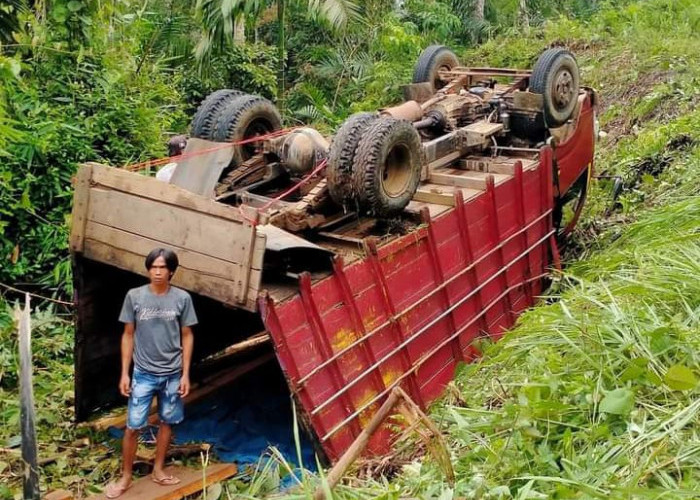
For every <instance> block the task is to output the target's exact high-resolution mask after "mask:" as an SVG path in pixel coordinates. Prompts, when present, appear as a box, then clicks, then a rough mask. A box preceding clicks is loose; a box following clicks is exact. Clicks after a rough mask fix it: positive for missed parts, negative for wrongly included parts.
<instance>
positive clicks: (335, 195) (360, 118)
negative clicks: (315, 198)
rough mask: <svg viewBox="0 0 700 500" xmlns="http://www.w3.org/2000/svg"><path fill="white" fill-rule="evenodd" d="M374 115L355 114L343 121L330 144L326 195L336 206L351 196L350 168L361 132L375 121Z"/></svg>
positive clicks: (375, 115) (375, 116)
mask: <svg viewBox="0 0 700 500" xmlns="http://www.w3.org/2000/svg"><path fill="white" fill-rule="evenodd" d="M377 118H378V117H377V114H376V113H356V114H354V115H352V116H351V117H350V118H348V119H347V120H345V122H343V124H342V125H341V127H340V129H339V130H338V133H337V134H335V137H333V140H332V142H331V147H330V151H329V153H328V166H327V167H326V179H327V180H328V193H329V194H330V195H331V199H332V200H333V201H334V202H336V203H337V204H338V205H344V204H345V203H347V202H348V201H349V199H350V197H351V195H352V166H353V162H354V160H355V151H357V145H358V144H359V143H360V139H361V138H362V134H363V132H364V131H365V130H366V129H367V127H369V126H370V125H371V124H372V123H373V122H374V121H375V120H377Z"/></svg>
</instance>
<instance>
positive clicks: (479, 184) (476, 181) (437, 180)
mask: <svg viewBox="0 0 700 500" xmlns="http://www.w3.org/2000/svg"><path fill="white" fill-rule="evenodd" d="M430 182H432V183H434V184H441V185H443V186H456V187H465V188H469V189H479V190H481V191H483V190H485V189H486V179H484V178H479V177H472V176H469V175H461V174H451V173H440V172H433V174H432V175H431V176H430Z"/></svg>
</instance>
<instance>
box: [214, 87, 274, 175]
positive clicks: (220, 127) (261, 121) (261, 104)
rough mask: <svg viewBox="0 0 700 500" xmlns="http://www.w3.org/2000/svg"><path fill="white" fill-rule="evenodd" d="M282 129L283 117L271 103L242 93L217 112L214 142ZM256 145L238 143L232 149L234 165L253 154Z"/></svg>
mask: <svg viewBox="0 0 700 500" xmlns="http://www.w3.org/2000/svg"><path fill="white" fill-rule="evenodd" d="M281 128H282V117H281V116H280V113H279V111H277V108H276V107H275V105H274V104H272V103H271V102H270V101H268V100H267V99H265V98H264V97H260V96H255V95H248V94H245V95H241V96H238V97H236V98H235V99H233V100H231V101H230V102H229V103H228V104H227V105H226V107H225V108H224V109H223V110H222V111H221V113H220V114H219V117H218V120H217V122H216V128H215V131H214V140H215V141H217V142H237V141H242V140H245V139H250V138H253V137H255V136H259V135H266V134H269V133H270V132H274V131H275V130H280V129H281ZM257 149H258V144H256V143H249V144H241V145H238V146H236V147H234V148H233V159H232V161H231V164H232V165H233V166H237V165H240V164H241V163H243V162H244V161H245V160H247V159H249V158H250V157H252V156H253V155H254V154H255V153H256V151H257Z"/></svg>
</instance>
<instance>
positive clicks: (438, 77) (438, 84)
mask: <svg viewBox="0 0 700 500" xmlns="http://www.w3.org/2000/svg"><path fill="white" fill-rule="evenodd" d="M448 71H452V67H451V66H447V65H442V66H440V67H439V68H438V69H437V70H436V71H435V79H434V80H433V86H434V87H435V90H439V89H441V88H442V87H444V86H445V85H447V83H446V82H445V80H444V79H443V77H442V75H443V74H444V73H446V72H448Z"/></svg>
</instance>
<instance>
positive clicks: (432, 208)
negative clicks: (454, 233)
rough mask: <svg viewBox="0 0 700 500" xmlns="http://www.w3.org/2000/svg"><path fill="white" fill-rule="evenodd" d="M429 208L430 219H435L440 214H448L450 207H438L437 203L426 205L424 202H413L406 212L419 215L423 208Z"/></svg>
mask: <svg viewBox="0 0 700 500" xmlns="http://www.w3.org/2000/svg"><path fill="white" fill-rule="evenodd" d="M425 207H427V208H428V212H429V213H430V217H432V218H435V217H437V216H438V215H440V214H444V213H445V212H447V211H448V210H449V209H450V207H448V206H445V205H437V204H435V203H425V202H423V201H416V200H411V202H410V203H409V204H408V205H407V206H406V208H405V209H404V210H405V211H406V212H408V213H411V214H414V215H419V214H420V212H421V210H422V209H423V208H425Z"/></svg>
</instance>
